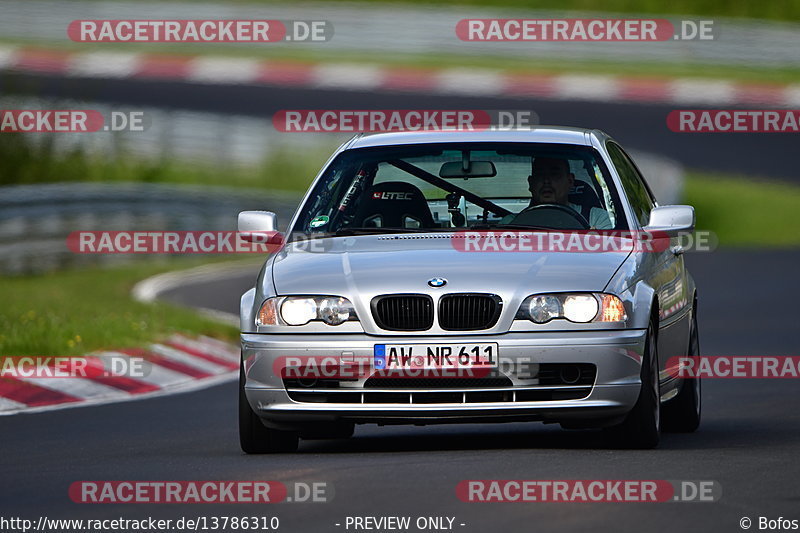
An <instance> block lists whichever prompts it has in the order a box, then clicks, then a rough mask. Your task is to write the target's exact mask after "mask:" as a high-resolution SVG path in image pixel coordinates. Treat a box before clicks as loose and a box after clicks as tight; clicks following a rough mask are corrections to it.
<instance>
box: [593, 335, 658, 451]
mask: <svg viewBox="0 0 800 533" xmlns="http://www.w3.org/2000/svg"><path fill="white" fill-rule="evenodd" d="M655 332H656V326H655V324H654V323H653V321H651V322H650V327H648V328H647V340H646V342H645V348H644V355H643V357H642V371H641V378H642V388H641V390H640V391H639V398H638V399H637V400H636V405H634V406H633V409H631V411H630V412H629V413H628V415H627V416H626V417H625V420H623V421H622V423H621V424H618V425H616V426H612V427H609V428H607V429H606V430H605V431H606V434H607V436H608V437H609V439H610V441H611V444H612V445H613V446H614V447H617V448H627V449H650V448H655V447H656V446H658V441H659V439H660V438H661V386H660V383H659V377H658V353H657V344H656V333H655Z"/></svg>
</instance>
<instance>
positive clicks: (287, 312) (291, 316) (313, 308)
mask: <svg viewBox="0 0 800 533" xmlns="http://www.w3.org/2000/svg"><path fill="white" fill-rule="evenodd" d="M281 318H282V319H283V321H284V322H286V323H287V324H289V325H290V326H303V325H305V324H308V323H309V322H311V321H312V320H314V319H315V318H317V302H315V301H314V300H313V299H312V298H287V299H285V300H284V301H283V303H282V304H281Z"/></svg>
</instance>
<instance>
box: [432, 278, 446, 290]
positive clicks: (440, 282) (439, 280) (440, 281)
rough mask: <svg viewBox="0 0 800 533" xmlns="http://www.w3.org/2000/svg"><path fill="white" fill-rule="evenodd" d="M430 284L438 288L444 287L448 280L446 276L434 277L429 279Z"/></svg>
mask: <svg viewBox="0 0 800 533" xmlns="http://www.w3.org/2000/svg"><path fill="white" fill-rule="evenodd" d="M428 285H430V286H431V287H433V288H435V289H438V288H439V287H444V286H445V285H447V280H446V279H444V278H433V279H429V280H428Z"/></svg>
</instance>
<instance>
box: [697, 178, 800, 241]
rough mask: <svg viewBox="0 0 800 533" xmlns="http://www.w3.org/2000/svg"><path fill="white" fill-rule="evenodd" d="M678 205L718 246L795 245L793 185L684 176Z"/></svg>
mask: <svg viewBox="0 0 800 533" xmlns="http://www.w3.org/2000/svg"><path fill="white" fill-rule="evenodd" d="M684 200H685V202H686V203H687V204H690V205H693V206H694V208H695V212H696V214H697V229H698V230H711V231H713V232H715V233H716V235H717V238H718V239H719V245H720V246H726V247H729V246H748V247H796V246H800V218H799V217H798V213H800V187H799V186H797V185H793V184H790V183H780V182H775V181H769V180H759V179H753V178H745V177H741V176H727V175H721V174H701V173H695V172H690V173H688V175H687V176H686V185H685V191H684Z"/></svg>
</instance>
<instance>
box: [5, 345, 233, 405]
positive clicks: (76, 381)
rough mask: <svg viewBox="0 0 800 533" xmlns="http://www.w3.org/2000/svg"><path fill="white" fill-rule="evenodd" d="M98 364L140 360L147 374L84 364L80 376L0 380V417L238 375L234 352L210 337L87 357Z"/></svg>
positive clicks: (197, 386) (122, 398) (169, 390)
mask: <svg viewBox="0 0 800 533" xmlns="http://www.w3.org/2000/svg"><path fill="white" fill-rule="evenodd" d="M89 356H90V357H91V358H92V359H94V358H97V359H98V360H104V359H107V360H110V359H114V360H116V361H117V362H118V361H119V359H120V358H126V357H127V358H141V359H143V360H144V361H145V362H146V368H147V372H143V373H142V374H144V375H141V376H139V375H136V377H131V376H122V375H119V376H118V375H108V373H106V372H103V369H102V368H100V365H99V364H98V365H96V366H94V367H93V366H92V365H89V366H88V368H87V371H86V376H85V377H25V378H23V377H9V376H3V377H0V415H10V414H16V413H20V412H37V411H49V410H54V409H62V408H66V407H79V406H84V405H97V404H105V403H115V402H121V401H129V400H135V399H142V398H149V397H154V396H162V395H166V394H173V393H176V392H185V391H191V390H197V389H201V388H205V387H209V386H211V385H215V384H217V383H222V382H225V381H230V380H232V379H234V378H235V377H236V375H238V370H239V358H240V355H239V350H238V348H237V347H236V346H235V345H233V344H230V343H227V342H223V341H220V340H217V339H212V338H210V337H204V336H200V337H196V338H192V337H186V336H183V335H173V336H171V337H169V338H168V339H166V340H165V341H164V342H161V343H154V344H151V345H150V346H148V347H147V348H146V349H133V350H118V351H104V352H96V353H92V354H89Z"/></svg>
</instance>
